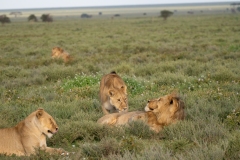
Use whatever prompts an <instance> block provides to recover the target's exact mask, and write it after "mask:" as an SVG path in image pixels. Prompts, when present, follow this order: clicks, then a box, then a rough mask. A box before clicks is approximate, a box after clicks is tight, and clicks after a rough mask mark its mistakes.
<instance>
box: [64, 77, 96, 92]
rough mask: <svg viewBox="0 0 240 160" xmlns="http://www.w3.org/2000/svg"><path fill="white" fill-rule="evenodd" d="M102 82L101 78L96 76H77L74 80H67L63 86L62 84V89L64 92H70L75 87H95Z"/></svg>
mask: <svg viewBox="0 0 240 160" xmlns="http://www.w3.org/2000/svg"><path fill="white" fill-rule="evenodd" d="M99 82H100V78H99V77H98V76H95V75H92V76H91V75H90V76H88V75H85V74H82V75H75V76H74V78H73V79H71V78H68V79H66V80H65V81H64V82H63V84H62V88H63V89H64V90H69V89H72V88H75V87H79V88H80V87H86V86H88V87H90V86H93V85H95V84H98V83H99Z"/></svg>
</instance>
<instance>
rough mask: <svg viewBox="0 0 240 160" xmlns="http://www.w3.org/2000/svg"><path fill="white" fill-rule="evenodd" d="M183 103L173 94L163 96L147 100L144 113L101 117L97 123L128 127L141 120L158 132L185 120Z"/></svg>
mask: <svg viewBox="0 0 240 160" xmlns="http://www.w3.org/2000/svg"><path fill="white" fill-rule="evenodd" d="M184 108H185V105H184V102H183V101H182V100H181V99H180V97H179V96H178V95H177V94H175V93H172V94H169V95H165V96H163V97H160V98H158V99H153V100H149V101H148V103H147V105H146V107H145V108H144V111H133V112H128V113H114V114H109V115H105V116H103V117H101V118H100V119H98V121H97V123H99V124H107V125H113V126H121V125H128V124H129V123H131V122H133V121H136V120H142V121H143V122H144V123H146V124H147V125H148V126H149V128H150V129H151V130H153V131H155V132H157V133H158V132H160V131H161V130H162V129H163V128H164V127H165V126H168V125H170V124H173V123H176V122H177V121H179V120H183V119H184V118H185V112H184Z"/></svg>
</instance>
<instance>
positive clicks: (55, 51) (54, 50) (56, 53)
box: [52, 47, 64, 58]
mask: <svg viewBox="0 0 240 160" xmlns="http://www.w3.org/2000/svg"><path fill="white" fill-rule="evenodd" d="M63 52H64V50H63V49H62V48H60V47H53V48H52V58H57V57H59V56H60V55H61V54H62V53H63Z"/></svg>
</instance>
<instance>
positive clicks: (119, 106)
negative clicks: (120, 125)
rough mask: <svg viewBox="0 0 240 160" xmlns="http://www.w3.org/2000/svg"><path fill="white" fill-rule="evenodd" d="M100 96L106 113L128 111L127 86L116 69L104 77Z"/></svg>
mask: <svg viewBox="0 0 240 160" xmlns="http://www.w3.org/2000/svg"><path fill="white" fill-rule="evenodd" d="M99 97H100V100H101V107H102V111H103V113H104V114H109V113H121V112H127V111H128V98H127V86H126V85H125V83H124V81H123V80H122V79H121V77H120V76H118V75H117V73H116V72H115V71H113V72H111V73H109V74H107V75H104V76H103V77H102V79H101V82H100V92H99Z"/></svg>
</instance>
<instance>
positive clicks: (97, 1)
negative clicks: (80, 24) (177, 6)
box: [0, 0, 230, 10]
mask: <svg viewBox="0 0 240 160" xmlns="http://www.w3.org/2000/svg"><path fill="white" fill-rule="evenodd" d="M199 2H230V1H229V0H121V1H114V0H0V10H1V9H24V8H55V7H87V6H115V5H141V4H171V3H199Z"/></svg>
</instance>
